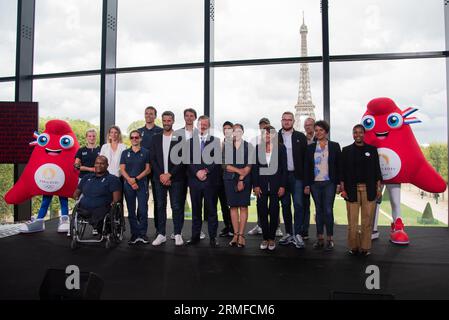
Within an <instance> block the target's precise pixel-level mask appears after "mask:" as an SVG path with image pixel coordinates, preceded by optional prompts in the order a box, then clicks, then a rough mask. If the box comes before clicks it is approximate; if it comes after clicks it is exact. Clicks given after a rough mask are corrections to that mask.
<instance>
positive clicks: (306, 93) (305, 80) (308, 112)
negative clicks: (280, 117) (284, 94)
mask: <svg viewBox="0 0 449 320" xmlns="http://www.w3.org/2000/svg"><path fill="white" fill-rule="evenodd" d="M307 33H308V30H307V26H306V25H305V23H304V12H303V15H302V25H301V28H300V34H301V57H307ZM295 110H296V111H295V126H294V127H295V130H298V131H304V128H302V127H301V120H303V119H305V118H308V117H310V118H313V119H315V105H314V104H313V102H312V93H311V91H310V76H309V64H308V63H301V64H300V73H299V90H298V102H297V103H296V105H295Z"/></svg>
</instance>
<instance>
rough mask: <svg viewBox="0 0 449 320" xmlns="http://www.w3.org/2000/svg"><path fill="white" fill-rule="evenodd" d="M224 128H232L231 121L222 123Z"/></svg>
mask: <svg viewBox="0 0 449 320" xmlns="http://www.w3.org/2000/svg"><path fill="white" fill-rule="evenodd" d="M224 126H230V127H233V126H234V124H233V123H232V122H231V121H225V122H223V125H222V127H224Z"/></svg>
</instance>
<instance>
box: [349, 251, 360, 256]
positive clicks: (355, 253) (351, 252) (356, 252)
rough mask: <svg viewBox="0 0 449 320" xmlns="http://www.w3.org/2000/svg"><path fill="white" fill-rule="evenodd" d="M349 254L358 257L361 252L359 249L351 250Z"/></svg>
mask: <svg viewBox="0 0 449 320" xmlns="http://www.w3.org/2000/svg"><path fill="white" fill-rule="evenodd" d="M348 253H349V254H350V255H351V256H356V255H358V254H359V250H357V249H350V250H349V251H348Z"/></svg>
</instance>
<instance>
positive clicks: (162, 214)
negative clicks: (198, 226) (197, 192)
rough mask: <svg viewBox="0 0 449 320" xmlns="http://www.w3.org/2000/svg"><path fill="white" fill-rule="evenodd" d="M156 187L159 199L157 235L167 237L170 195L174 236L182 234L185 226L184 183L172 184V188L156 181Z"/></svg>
mask: <svg viewBox="0 0 449 320" xmlns="http://www.w3.org/2000/svg"><path fill="white" fill-rule="evenodd" d="M154 186H155V191H156V198H157V220H158V221H157V224H158V225H157V233H158V234H161V235H163V236H165V229H166V225H167V193H168V194H169V195H170V204H171V209H172V219H173V226H174V234H181V231H182V227H183V226H184V199H185V198H184V192H185V184H184V182H183V181H180V182H172V184H171V186H169V187H166V186H164V185H163V184H162V183H161V182H160V181H158V180H154Z"/></svg>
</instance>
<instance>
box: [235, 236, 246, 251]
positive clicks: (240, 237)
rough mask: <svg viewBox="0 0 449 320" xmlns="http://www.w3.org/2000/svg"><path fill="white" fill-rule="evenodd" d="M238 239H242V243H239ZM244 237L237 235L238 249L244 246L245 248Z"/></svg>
mask: <svg viewBox="0 0 449 320" xmlns="http://www.w3.org/2000/svg"><path fill="white" fill-rule="evenodd" d="M240 239H242V240H243V241H240ZM245 239H246V238H245V236H244V235H242V234H241V235H239V238H238V241H237V247H239V248H243V247H244V246H245V243H246V241H245Z"/></svg>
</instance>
